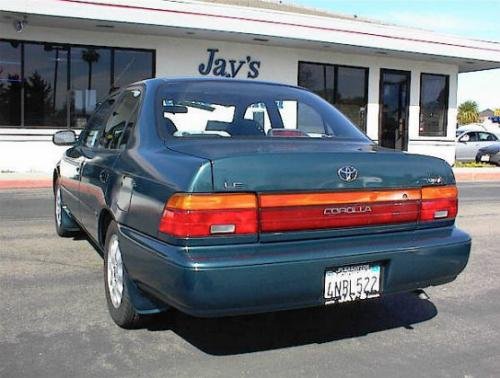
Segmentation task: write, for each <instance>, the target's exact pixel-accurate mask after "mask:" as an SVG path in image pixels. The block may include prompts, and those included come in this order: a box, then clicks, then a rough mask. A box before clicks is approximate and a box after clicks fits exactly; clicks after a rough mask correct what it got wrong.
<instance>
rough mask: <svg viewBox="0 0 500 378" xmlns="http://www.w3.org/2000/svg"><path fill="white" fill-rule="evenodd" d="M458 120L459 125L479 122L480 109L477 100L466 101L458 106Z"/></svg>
mask: <svg viewBox="0 0 500 378" xmlns="http://www.w3.org/2000/svg"><path fill="white" fill-rule="evenodd" d="M457 121H458V124H459V125H467V124H469V123H474V122H479V110H478V107H477V102H476V101H471V100H468V101H465V102H463V103H461V104H460V106H459V107H458V116H457Z"/></svg>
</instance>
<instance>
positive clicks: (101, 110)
mask: <svg viewBox="0 0 500 378" xmlns="http://www.w3.org/2000/svg"><path fill="white" fill-rule="evenodd" d="M115 101H116V96H112V97H109V98H107V99H106V100H104V101H103V103H102V104H101V105H100V106H98V108H97V110H96V111H95V112H94V114H92V116H91V117H90V119H89V121H88V123H87V128H86V129H85V132H84V133H83V142H82V144H83V146H84V147H88V148H93V147H94V146H96V144H97V143H96V142H97V139H98V138H99V135H100V131H101V130H102V128H103V127H104V123H105V122H106V119H107V118H108V117H109V112H110V111H111V108H112V107H113V104H114V103H115Z"/></svg>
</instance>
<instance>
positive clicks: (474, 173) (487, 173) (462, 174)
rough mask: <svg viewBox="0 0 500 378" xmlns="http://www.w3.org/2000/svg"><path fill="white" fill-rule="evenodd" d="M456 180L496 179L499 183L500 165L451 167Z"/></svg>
mask: <svg viewBox="0 0 500 378" xmlns="http://www.w3.org/2000/svg"><path fill="white" fill-rule="evenodd" d="M453 173H454V174H455V179H456V180H457V182H473V181H498V182H499V183H500V167H493V166H492V167H491V168H490V167H487V168H453Z"/></svg>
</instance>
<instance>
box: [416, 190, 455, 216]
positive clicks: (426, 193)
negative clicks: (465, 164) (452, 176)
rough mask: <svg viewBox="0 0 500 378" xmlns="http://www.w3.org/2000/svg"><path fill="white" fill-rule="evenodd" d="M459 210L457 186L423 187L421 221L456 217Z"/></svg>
mask: <svg viewBox="0 0 500 378" xmlns="http://www.w3.org/2000/svg"><path fill="white" fill-rule="evenodd" d="M457 212H458V190H457V187H456V186H454V185H453V186H452V185H450V186H435V187H427V188H422V205H421V210H420V221H422V222H428V221H434V220H441V219H455V217H456V216H457Z"/></svg>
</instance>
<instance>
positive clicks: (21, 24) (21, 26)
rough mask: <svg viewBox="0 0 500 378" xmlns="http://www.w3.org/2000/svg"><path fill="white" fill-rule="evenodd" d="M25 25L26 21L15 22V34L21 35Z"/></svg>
mask: <svg viewBox="0 0 500 378" xmlns="http://www.w3.org/2000/svg"><path fill="white" fill-rule="evenodd" d="M26 23H27V21H26V20H15V21H14V29H16V32H18V33H21V32H22V31H23V30H24V27H25V26H26Z"/></svg>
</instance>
